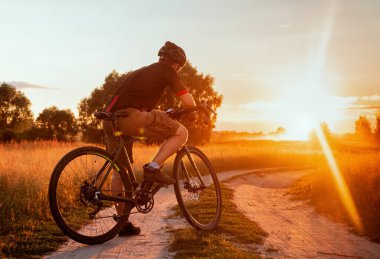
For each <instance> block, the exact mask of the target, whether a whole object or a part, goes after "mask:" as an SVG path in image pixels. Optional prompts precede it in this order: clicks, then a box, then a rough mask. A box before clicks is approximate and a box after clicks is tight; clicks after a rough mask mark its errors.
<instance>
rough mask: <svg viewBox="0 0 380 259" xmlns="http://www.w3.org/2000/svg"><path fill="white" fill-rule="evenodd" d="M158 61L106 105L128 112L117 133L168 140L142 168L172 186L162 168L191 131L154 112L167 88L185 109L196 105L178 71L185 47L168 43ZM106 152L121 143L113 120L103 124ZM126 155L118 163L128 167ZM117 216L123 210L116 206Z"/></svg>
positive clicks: (117, 185) (134, 231)
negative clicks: (116, 134)
mask: <svg viewBox="0 0 380 259" xmlns="http://www.w3.org/2000/svg"><path fill="white" fill-rule="evenodd" d="M158 56H159V61H158V62H156V63H153V64H151V65H149V66H145V67H142V68H140V69H138V70H136V71H133V72H132V73H131V74H130V75H129V76H128V77H127V78H126V79H125V80H124V81H123V82H122V83H121V84H120V86H119V88H118V89H117V90H116V92H115V93H114V95H113V97H112V98H111V99H110V100H109V102H108V103H107V105H106V108H105V110H106V112H114V113H119V112H123V113H126V114H127V116H126V117H118V119H117V130H118V131H121V132H122V133H123V134H124V135H128V136H141V137H147V138H159V139H165V142H164V143H163V144H162V145H161V147H160V148H159V150H158V152H157V154H156V155H155V156H154V158H153V159H152V161H151V162H150V163H148V164H145V165H144V166H143V170H144V180H148V181H152V182H157V183H160V184H164V185H170V184H173V183H174V182H175V180H174V179H173V178H171V177H169V176H167V175H165V174H164V173H163V172H162V171H161V170H160V169H161V167H162V165H163V163H164V162H165V161H166V160H167V159H168V158H169V157H170V156H171V155H173V154H174V153H175V152H177V151H178V150H179V149H180V148H181V147H182V146H183V145H184V144H185V143H186V141H187V137H188V131H187V129H186V128H185V127H184V126H183V125H182V124H180V123H179V122H178V121H175V120H173V119H171V118H169V117H168V116H167V114H166V113H165V112H162V111H158V110H154V108H155V107H156V106H157V104H158V102H159V100H160V98H161V96H162V95H163V93H164V91H165V89H166V87H169V88H170V89H171V90H172V92H173V93H174V94H175V95H176V96H177V97H178V98H179V99H180V100H181V101H182V103H183V105H184V107H185V108H190V107H194V106H195V102H194V99H193V97H192V96H191V95H190V94H189V92H188V90H187V89H186V87H185V86H184V85H183V83H182V82H181V80H180V78H179V76H178V72H179V71H180V69H181V68H182V67H183V65H185V63H186V54H185V52H184V50H183V49H182V48H180V47H179V46H177V45H176V44H174V43H172V42H170V41H167V42H166V43H165V45H164V46H163V47H162V48H161V49H160V50H159V52H158ZM103 128H104V131H105V135H106V142H107V151H108V152H110V153H112V151H113V150H115V148H116V147H117V145H118V144H119V142H118V140H117V137H116V136H115V134H114V133H115V129H114V128H113V125H112V123H111V122H110V121H104V124H103ZM126 159H127V158H126V157H125V156H124V154H122V155H120V156H119V162H120V163H121V164H124V165H125V164H126ZM111 185H112V189H113V190H120V189H121V188H122V183H121V179H120V177H119V176H118V175H117V174H114V175H113V177H112V184H111ZM116 209H117V211H118V213H119V212H120V211H121V210H120V208H118V205H117V204H116ZM139 233H140V228H139V227H135V226H133V224H132V223H130V222H129V223H128V224H126V225H125V227H124V229H123V230H122V231H121V232H120V233H119V235H120V236H124V235H138V234H139Z"/></svg>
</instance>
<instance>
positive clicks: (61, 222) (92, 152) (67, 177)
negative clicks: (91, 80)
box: [48, 105, 222, 245]
mask: <svg viewBox="0 0 380 259" xmlns="http://www.w3.org/2000/svg"><path fill="white" fill-rule="evenodd" d="M193 111H203V112H205V113H206V114H207V115H208V116H209V115H210V113H211V112H213V113H215V112H214V111H213V110H212V109H211V108H210V107H209V106H207V105H198V106H196V107H193V108H188V109H182V110H174V109H169V110H168V111H166V113H167V114H168V116H170V117H171V118H173V119H179V118H181V116H182V115H184V114H186V113H189V112H193ZM94 115H95V117H96V118H97V119H100V120H109V121H112V123H113V125H114V127H115V128H116V126H117V125H116V123H115V121H117V118H118V117H122V116H127V114H123V113H106V112H96V113H95V114H94ZM116 129H117V128H116ZM117 133H118V132H117V131H116V135H117V137H118V141H119V146H118V147H117V148H116V150H115V151H114V152H113V153H112V154H109V153H108V152H107V151H106V150H104V149H101V148H99V147H93V146H86V147H80V148H77V149H74V150H72V151H71V152H69V153H67V154H66V155H65V156H63V157H62V159H61V160H60V161H59V162H58V164H57V165H56V167H55V168H54V170H53V173H52V176H51V179H50V183H49V192H48V194H49V205H50V210H51V213H52V216H53V219H54V220H55V222H56V224H57V225H58V227H59V228H60V229H61V230H62V231H63V232H64V233H65V234H66V235H67V236H69V237H70V238H71V239H73V240H75V241H77V242H80V243H84V244H90V245H91V244H99V243H103V242H106V241H108V240H110V239H112V238H113V237H114V236H116V235H117V234H118V232H119V231H120V230H121V229H122V228H123V226H124V224H125V223H126V222H127V219H128V217H129V215H130V214H132V213H139V212H140V213H148V212H150V211H151V210H152V209H153V207H154V204H155V201H154V195H155V194H156V193H157V192H158V191H159V190H160V189H161V188H162V187H163V185H160V184H157V183H153V182H148V181H143V182H142V184H141V185H140V184H139V183H138V182H137V180H136V177H135V174H134V171H133V168H132V165H131V162H130V159H129V155H128V154H127V150H126V148H125V146H126V144H128V143H133V142H137V141H140V138H138V137H133V136H122V135H121V134H117ZM121 152H124V154H125V155H126V158H127V164H126V165H125V167H126V170H125V169H124V167H123V166H122V165H119V164H118V162H117V158H118V156H119V155H120V154H121ZM173 176H174V178H175V180H176V183H175V184H174V190H175V195H176V198H177V201H178V205H179V208H180V209H181V211H182V214H183V215H184V217H185V218H186V220H187V221H188V223H189V224H190V225H191V226H193V227H194V228H195V229H201V230H212V229H215V228H216V227H217V225H218V223H219V221H220V218H221V208H222V198H221V191H220V186H219V181H218V178H217V175H216V173H215V171H214V169H213V167H212V165H211V163H210V161H209V159H208V158H207V156H206V155H205V154H204V153H203V152H202V151H201V150H200V149H199V148H197V147H194V146H188V145H185V146H183V147H182V148H181V149H180V150H179V151H178V152H177V153H176V157H175V159H174V163H173ZM112 177H120V179H121V183H122V186H120V187H118V188H120V189H115V187H114V188H111V182H112ZM134 208H136V210H137V211H136V212H132V209H134ZM117 209H118V211H117Z"/></svg>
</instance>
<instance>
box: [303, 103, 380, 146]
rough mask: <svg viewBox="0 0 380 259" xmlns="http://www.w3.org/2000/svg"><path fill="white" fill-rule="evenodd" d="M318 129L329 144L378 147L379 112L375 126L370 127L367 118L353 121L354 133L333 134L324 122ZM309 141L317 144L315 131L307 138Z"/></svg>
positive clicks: (379, 130) (379, 133)
mask: <svg viewBox="0 0 380 259" xmlns="http://www.w3.org/2000/svg"><path fill="white" fill-rule="evenodd" d="M320 129H321V131H322V133H323V135H324V136H325V138H326V140H327V141H328V142H329V143H330V144H334V143H337V142H342V141H343V142H344V141H356V142H367V143H373V144H377V145H380V110H379V111H378V113H377V115H376V118H375V125H374V126H372V124H371V122H370V120H369V119H368V117H367V116H364V115H362V116H359V117H358V119H357V120H356V121H355V131H354V132H353V133H346V134H343V135H337V134H334V133H333V132H332V131H331V130H330V128H329V126H328V124H327V123H326V122H322V123H321V124H320ZM309 139H310V141H312V142H315V143H318V142H319V140H318V137H317V134H316V132H315V131H312V132H311V133H310V136H309Z"/></svg>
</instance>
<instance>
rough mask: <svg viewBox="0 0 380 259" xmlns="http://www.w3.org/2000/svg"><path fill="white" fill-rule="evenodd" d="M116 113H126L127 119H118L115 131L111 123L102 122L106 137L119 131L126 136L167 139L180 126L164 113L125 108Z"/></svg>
mask: <svg viewBox="0 0 380 259" xmlns="http://www.w3.org/2000/svg"><path fill="white" fill-rule="evenodd" d="M118 112H127V113H128V116H127V117H119V118H118V119H117V121H116V126H117V129H113V127H112V123H111V122H109V121H105V122H104V130H105V132H106V134H107V135H113V132H114V130H117V131H120V132H122V133H123V135H126V136H137V137H146V138H155V139H168V138H170V137H171V136H174V135H175V134H176V132H177V130H178V128H179V126H180V125H181V124H180V123H179V122H178V121H175V120H173V119H171V118H169V116H167V115H166V113H165V112H162V111H156V110H153V111H150V112H146V111H140V110H137V109H133V108H126V109H123V110H120V111H117V112H116V113H118Z"/></svg>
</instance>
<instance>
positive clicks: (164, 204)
mask: <svg viewBox="0 0 380 259" xmlns="http://www.w3.org/2000/svg"><path fill="white" fill-rule="evenodd" d="M247 172H248V171H230V172H225V173H222V174H218V177H219V180H221V181H222V180H225V179H226V178H229V177H230V176H237V175H240V174H245V173H247ZM155 202H156V204H155V207H154V208H153V210H152V211H151V212H150V213H148V214H141V213H138V214H132V215H131V216H130V220H131V222H133V223H134V224H135V225H136V226H140V227H141V234H140V235H139V236H134V237H115V238H113V239H112V240H110V241H108V242H106V243H104V244H100V245H93V246H88V245H83V244H80V243H77V242H75V241H72V240H70V241H69V242H67V243H66V244H64V245H63V246H61V247H60V248H59V250H58V251H57V252H55V253H53V254H51V255H48V256H46V258H52V259H53V258H54V259H59V258H81V259H82V258H83V259H84V258H172V257H173V255H172V254H170V252H169V240H170V233H169V232H168V230H169V229H173V228H184V227H187V226H189V225H188V224H187V221H186V220H185V219H184V218H180V219H171V218H168V216H169V215H170V213H171V212H170V210H169V209H170V208H171V207H173V206H174V205H176V204H177V200H176V198H175V194H174V188H173V187H172V186H171V187H169V188H167V189H165V188H163V189H161V190H160V191H159V192H158V193H157V194H156V196H155Z"/></svg>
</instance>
